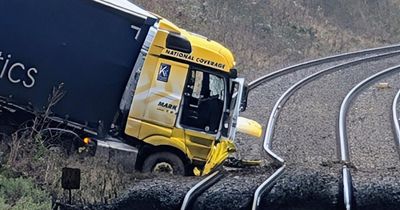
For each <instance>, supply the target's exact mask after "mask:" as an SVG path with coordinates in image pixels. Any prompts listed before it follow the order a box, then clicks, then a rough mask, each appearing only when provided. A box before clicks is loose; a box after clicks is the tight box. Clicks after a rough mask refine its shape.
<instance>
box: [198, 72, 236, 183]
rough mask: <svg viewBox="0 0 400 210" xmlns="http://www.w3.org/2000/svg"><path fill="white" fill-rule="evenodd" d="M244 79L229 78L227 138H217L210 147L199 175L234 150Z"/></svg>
mask: <svg viewBox="0 0 400 210" xmlns="http://www.w3.org/2000/svg"><path fill="white" fill-rule="evenodd" d="M243 89H244V79H243V78H237V79H234V80H231V90H230V93H231V95H230V97H231V103H230V115H229V119H228V128H229V129H228V138H225V137H224V138H221V139H217V140H216V141H215V143H214V145H213V146H212V147H211V150H210V153H209V155H208V157H207V162H206V164H205V166H204V169H203V171H202V172H201V175H207V174H209V173H210V172H211V171H212V170H214V169H215V168H216V167H218V166H219V165H221V164H222V163H223V162H224V161H225V160H226V158H228V156H229V154H230V153H232V152H235V151H236V146H235V145H234V143H233V140H234V139H235V137H236V130H237V121H238V118H239V113H240V106H241V98H242V96H243Z"/></svg>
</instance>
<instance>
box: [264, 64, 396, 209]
mask: <svg viewBox="0 0 400 210" xmlns="http://www.w3.org/2000/svg"><path fill="white" fill-rule="evenodd" d="M399 58H400V57H393V58H389V59H384V60H380V61H374V62H368V63H364V64H361V65H358V66H355V67H352V68H348V69H345V70H341V71H338V72H335V73H332V74H329V75H326V76H323V77H322V78H320V79H318V80H316V81H313V82H311V83H310V84H308V85H306V86H304V87H303V88H301V89H300V90H299V91H297V92H296V94H295V95H294V96H292V97H291V98H290V99H289V101H288V102H287V104H286V105H285V106H284V108H283V109H282V112H281V114H280V117H279V119H278V125H277V127H276V129H275V131H276V132H275V136H274V143H273V145H274V151H276V152H277V154H278V155H280V156H281V157H282V158H283V159H285V161H287V164H288V165H289V168H288V170H287V172H286V173H287V174H293V175H292V176H293V177H292V182H283V183H282V184H280V185H279V184H278V185H277V186H275V188H274V189H275V191H272V192H271V193H270V194H269V195H268V196H272V197H279V196H281V192H283V191H285V189H290V187H291V185H293V183H297V185H302V186H304V189H302V190H303V191H305V192H312V191H314V189H315V188H316V187H317V185H318V184H320V183H319V182H315V180H314V181H312V182H310V178H311V180H313V179H312V177H313V176H306V175H305V176H296V174H297V171H298V170H310V171H313V172H318V173H322V174H330V175H331V176H332V179H331V181H329V182H326V183H323V184H324V185H323V188H324V189H325V188H326V189H330V190H329V192H332V189H336V188H337V187H338V186H337V185H338V179H339V177H340V173H339V172H340V167H339V166H340V165H339V164H337V151H336V122H337V115H338V111H339V107H340V104H341V101H342V99H343V98H344V97H345V95H346V94H347V92H348V91H349V90H350V89H351V88H352V87H353V86H354V85H355V84H357V83H358V82H359V81H361V80H363V79H364V78H366V77H368V76H370V75H371V74H373V73H375V72H378V71H381V70H383V69H385V68H387V67H390V66H394V65H396V64H398V63H399V62H398V59H399ZM321 166H328V167H321ZM308 177H310V178H308ZM321 178H322V177H321ZM284 179H285V178H284ZM307 182H310V183H314V184H313V185H307V184H304V183H307ZM336 192H338V191H336ZM297 193H298V192H293V194H290V195H288V196H287V197H288V198H287V199H286V200H287V201H290V200H292V199H293V200H296V198H297ZM336 194H337V193H336ZM275 201H276V202H277V204H276V205H279V202H278V200H275ZM334 201H335V199H333V198H332V201H331V202H326V204H330V203H334ZM271 202H272V201H271ZM271 202H270V203H269V204H268V206H275V203H273V202H272V203H271ZM304 202H307V198H306V197H305V198H304ZM291 204H293V205H294V206H295V204H296V202H291ZM266 205H267V204H266ZM311 206H313V205H311ZM328 207H329V205H324V208H328ZM306 209H308V208H306Z"/></svg>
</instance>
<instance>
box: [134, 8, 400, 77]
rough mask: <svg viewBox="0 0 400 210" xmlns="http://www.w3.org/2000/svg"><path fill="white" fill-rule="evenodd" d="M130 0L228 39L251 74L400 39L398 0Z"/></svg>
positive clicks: (186, 25)
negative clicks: (163, 0) (165, 0)
mask: <svg viewBox="0 0 400 210" xmlns="http://www.w3.org/2000/svg"><path fill="white" fill-rule="evenodd" d="M131 1H132V2H134V3H136V4H138V5H141V6H142V7H144V8H145V9H147V10H150V11H153V12H155V13H157V14H159V15H161V16H164V17H165V18H167V19H169V20H171V21H172V22H174V23H176V24H177V25H178V26H181V27H183V28H185V29H187V30H190V31H193V32H195V33H198V34H202V35H205V36H208V37H209V38H211V39H213V40H216V41H218V42H221V43H224V45H226V46H227V47H228V48H229V49H231V50H232V51H233V52H234V54H235V55H236V57H237V61H238V69H239V70H241V73H242V74H244V75H245V76H246V77H247V78H248V79H249V80H251V79H255V78H256V77H258V76H260V75H262V74H264V73H267V72H270V71H273V70H275V69H276V68H277V67H281V66H282V65H287V64H288V63H295V62H298V61H301V60H308V59H312V58H317V57H321V56H326V55H330V54H333V53H338V52H346V51H350V50H355V49H363V48H368V47H375V46H381V45H386V44H391V43H397V42H399V40H400V33H399V32H400V13H399V10H400V0H361V1H360V0H329V1H326V0H294V1H282V0H245V1H237V0H226V1H218V0H186V1H182V0H169V1H168V3H166V2H162V1H157V0H131Z"/></svg>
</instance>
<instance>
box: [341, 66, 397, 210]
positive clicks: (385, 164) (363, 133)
mask: <svg viewBox="0 0 400 210" xmlns="http://www.w3.org/2000/svg"><path fill="white" fill-rule="evenodd" d="M399 81H400V74H399V73H396V74H394V75H392V76H390V77H388V78H386V79H383V80H381V81H379V83H388V84H389V88H380V87H379V86H378V85H377V83H375V84H374V85H373V86H371V87H369V88H367V89H366V90H365V91H363V92H362V94H360V96H359V97H357V98H356V100H355V101H354V104H353V106H352V107H351V110H350V111H349V115H348V120H347V121H348V136H349V146H350V155H351V157H350V158H351V162H352V164H353V165H354V167H355V170H353V171H354V172H353V183H354V187H355V199H356V202H357V204H358V206H359V207H362V208H363V209H367V208H368V209H374V208H377V207H380V208H383V207H384V208H386V209H387V208H391V209H396V208H398V206H399V204H400V185H399V183H400V171H399V170H400V162H399V160H400V159H399V153H398V150H397V146H396V143H395V139H394V135H393V132H392V124H391V123H392V112H391V110H392V109H391V105H392V102H393V98H394V96H395V95H396V93H397V91H398V90H399V88H400V83H399Z"/></svg>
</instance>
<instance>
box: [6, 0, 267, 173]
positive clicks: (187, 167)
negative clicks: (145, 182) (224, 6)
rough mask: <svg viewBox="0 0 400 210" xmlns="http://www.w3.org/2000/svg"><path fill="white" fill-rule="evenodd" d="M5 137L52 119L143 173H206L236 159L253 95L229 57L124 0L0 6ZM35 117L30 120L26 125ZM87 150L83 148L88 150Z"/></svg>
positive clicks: (21, 1)
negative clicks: (55, 94)
mask: <svg viewBox="0 0 400 210" xmlns="http://www.w3.org/2000/svg"><path fill="white" fill-rule="evenodd" d="M0 28H1V32H0V129H4V128H8V129H10V127H11V128H16V127H17V126H18V125H20V124H22V123H23V122H24V121H25V120H27V119H29V118H30V117H32V116H37V113H40V111H41V110H42V109H43V107H44V106H45V105H46V104H47V103H48V99H49V94H50V93H51V92H52V90H53V89H54V87H58V86H60V85H61V84H62V86H63V92H64V93H65V94H64V96H63V98H62V99H61V100H60V101H59V102H58V103H57V104H56V105H54V107H52V112H51V114H50V115H49V116H47V119H48V120H50V121H51V122H53V125H57V126H58V127H59V126H63V128H66V130H68V131H69V132H72V133H74V134H75V135H76V136H78V137H79V139H80V140H81V141H82V142H84V143H86V145H87V147H90V148H94V150H97V151H95V153H94V154H95V155H96V153H97V152H99V151H100V150H102V151H111V150H115V151H117V152H118V151H120V152H128V153H129V154H130V155H129V156H126V157H129V158H121V159H124V161H128V162H130V163H132V164H133V165H134V169H136V170H141V171H144V172H154V171H156V172H157V171H164V172H169V173H173V174H182V175H183V174H193V173H194V174H195V175H205V174H208V173H210V171H212V170H213V169H214V168H215V167H217V166H219V165H221V163H223V161H224V160H225V159H226V158H227V157H228V155H229V154H230V153H232V152H234V151H235V145H234V139H235V133H236V132H237V131H241V132H244V133H247V134H249V135H252V136H257V137H260V136H261V132H262V131H261V130H262V129H261V126H260V124H258V123H257V122H255V121H252V120H249V119H246V118H242V117H239V113H240V111H241V110H243V109H245V103H244V101H246V97H247V96H246V91H245V90H246V87H245V84H244V79H243V78H237V70H236V69H235V60H234V56H233V55H232V53H231V52H230V51H229V50H228V49H227V48H225V47H223V46H222V45H221V44H218V43H217V42H214V41H211V40H209V39H207V38H205V37H203V36H200V35H197V34H194V33H190V32H187V31H185V30H183V29H181V28H179V27H177V26H176V25H174V24H172V23H171V22H169V21H168V20H166V19H164V18H162V17H160V16H158V15H155V14H152V13H150V12H148V11H145V10H143V9H141V8H139V7H137V6H136V5H134V4H132V3H130V2H129V1H126V0H41V1H36V0H12V1H9V0H0ZM29 116H30V117H29ZM82 142H81V143H82Z"/></svg>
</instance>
